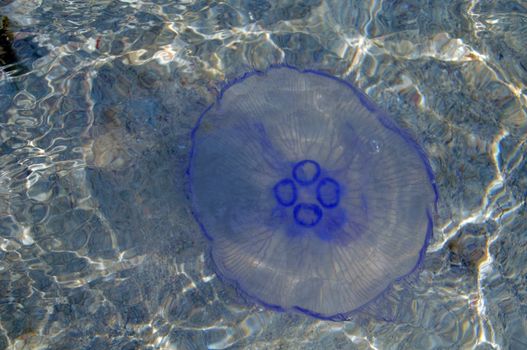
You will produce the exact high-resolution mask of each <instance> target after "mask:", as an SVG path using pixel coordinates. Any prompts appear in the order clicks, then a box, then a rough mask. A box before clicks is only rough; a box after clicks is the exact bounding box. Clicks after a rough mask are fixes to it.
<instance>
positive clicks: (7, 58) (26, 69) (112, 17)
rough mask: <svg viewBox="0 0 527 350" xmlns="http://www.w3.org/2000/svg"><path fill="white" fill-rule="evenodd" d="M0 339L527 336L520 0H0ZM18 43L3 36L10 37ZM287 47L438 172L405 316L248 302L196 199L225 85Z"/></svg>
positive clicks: (479, 341)
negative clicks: (190, 193)
mask: <svg viewBox="0 0 527 350" xmlns="http://www.w3.org/2000/svg"><path fill="white" fill-rule="evenodd" d="M0 14H1V15H2V16H6V17H7V18H8V19H9V23H7V21H4V24H3V26H2V31H1V35H0V42H1V43H2V49H0V62H1V63H2V68H1V70H0V349H227V348H229V349H525V348H527V305H526V303H527V288H526V284H527V281H526V278H525V276H527V263H526V260H527V257H526V251H527V235H526V234H527V212H526V195H527V162H526V159H525V155H524V154H525V153H526V149H527V144H526V140H527V136H526V135H527V109H526V107H527V97H526V95H527V89H526V85H527V3H526V2H525V1H510V0H501V1H492V0H480V1H477V0H473V1H457V0H456V1H446V2H445V1H426V2H424V1H387V0H385V1H381V0H372V1H342V0H340V1H331V0H320V1H280V2H267V1H264V0H262V1H229V2H214V3H209V2H207V1H201V2H199V1H179V2H174V1H168V0H166V1H153V2H146V1H132V0H128V1H109V0H107V1H101V0H96V1H68V2H65V1H45V0H44V1H42V0H13V1H11V0H7V1H5V0H4V1H0ZM5 43H8V44H9V46H5V45H4V44H5ZM283 62H287V63H289V64H291V65H294V66H297V67H301V68H311V69H318V70H322V71H324V72H327V73H329V74H332V75H335V76H338V77H341V78H343V79H346V80H348V81H350V82H353V83H355V84H356V85H357V86H359V87H360V88H362V89H363V90H364V91H366V92H367V93H368V95H369V96H370V97H371V98H372V99H373V100H374V101H375V102H376V103H378V104H379V105H380V106H382V107H383V108H384V109H385V110H387V111H389V112H390V114H391V115H392V116H393V118H394V119H395V120H396V121H397V122H398V124H399V125H400V126H401V127H404V128H406V129H408V130H409V131H410V132H411V133H412V134H413V135H414V136H415V137H416V139H417V140H418V142H419V143H420V144H422V145H423V147H424V148H425V150H426V152H427V153H428V155H429V158H430V160H431V164H432V167H433V169H434V172H435V174H436V178H437V183H438V187H439V191H440V202H439V207H438V213H437V217H436V218H435V220H436V222H437V226H436V228H435V231H434V238H433V241H432V243H431V245H430V247H429V249H428V252H427V258H426V260H425V266H424V269H423V272H422V273H421V275H420V277H419V279H418V280H416V281H415V283H405V284H400V285H396V286H395V287H394V291H393V293H392V294H391V295H390V298H393V300H392V301H393V302H394V303H396V305H397V312H398V315H397V318H396V319H395V320H390V321H380V320H377V319H374V318H371V317H369V316H368V315H357V316H356V317H354V318H352V319H351V320H350V321H348V322H343V323H334V322H326V321H320V320H316V319H313V318H309V317H306V316H303V315H296V314H293V315H290V314H283V313H276V312H273V311H269V310H265V309H262V308H261V307H259V306H257V305H254V304H251V303H250V302H246V301H244V300H242V299H240V297H239V296H238V295H237V294H236V292H235V290H234V289H233V288H232V287H230V286H228V285H225V284H223V283H222V282H221V281H219V279H218V278H217V277H216V276H215V275H214V273H213V271H212V269H211V266H210V265H209V262H208V259H207V256H206V253H205V252H206V249H207V242H206V240H205V239H204V238H203V235H202V234H201V232H200V231H199V227H197V225H196V223H195V221H194V220H193V218H192V216H191V214H190V211H189V205H188V200H187V199H186V197H185V186H186V182H185V177H184V173H185V169H186V165H187V161H188V150H189V145H190V138H189V133H190V130H191V129H192V127H193V125H194V124H195V123H196V120H197V118H198V117H199V114H200V113H201V111H202V110H203V108H205V106H207V105H208V104H209V103H211V102H212V101H213V100H214V98H215V94H216V92H217V88H218V86H219V83H220V82H221V81H222V80H224V79H231V78H234V77H236V76H238V75H240V74H241V73H243V72H245V71H247V70H250V69H254V68H265V67H266V66H268V65H269V64H272V63H283Z"/></svg>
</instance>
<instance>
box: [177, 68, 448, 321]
mask: <svg viewBox="0 0 527 350" xmlns="http://www.w3.org/2000/svg"><path fill="white" fill-rule="evenodd" d="M274 69H289V70H292V71H295V72H298V73H302V74H313V75H317V76H321V77H325V78H329V79H332V80H334V81H336V82H337V83H339V84H341V85H343V86H344V87H347V88H348V89H351V90H352V91H353V93H354V94H355V96H357V98H358V99H359V100H360V101H361V103H362V105H363V106H364V107H365V108H366V109H368V110H369V111H370V112H372V113H373V114H374V116H375V117H377V118H378V120H379V122H380V123H381V124H382V125H383V126H384V127H385V128H386V129H388V130H390V131H392V132H394V133H396V134H397V135H399V136H400V137H401V138H403V140H404V141H405V142H406V143H407V144H408V145H409V146H410V147H411V148H413V149H414V150H415V151H416V152H417V154H418V155H419V158H420V159H421V161H422V162H423V166H424V168H425V171H426V173H427V175H428V179H429V181H430V186H431V187H432V191H433V193H434V208H433V209H434V212H436V211H437V202H438V200H439V191H438V189H437V185H436V182H435V176H434V173H433V171H432V166H431V165H430V161H429V160H428V157H427V155H426V152H425V151H424V149H423V148H422V147H421V146H420V145H419V144H418V143H417V142H416V141H415V140H414V138H413V136H412V135H411V134H410V133H409V132H408V131H406V130H404V129H401V128H400V127H399V126H398V125H397V124H396V123H395V121H393V120H391V118H390V117H388V115H387V114H386V112H384V111H383V110H381V109H380V108H378V107H377V106H376V105H375V104H374V103H373V102H372V101H371V100H370V98H369V97H368V96H367V95H366V94H365V93H363V92H362V91H361V90H359V89H358V88H356V87H355V86H354V85H353V84H351V83H349V82H347V81H345V80H342V79H340V78H337V77H335V76H333V75H330V74H329V73H326V72H323V71H318V70H313V69H302V68H298V67H294V66H291V65H288V64H272V65H270V66H269V67H268V68H267V69H264V70H258V69H255V70H252V71H249V72H246V73H244V74H243V75H241V76H239V77H237V78H234V79H232V80H227V81H225V82H223V84H222V86H221V88H220V90H219V92H218V95H217V97H216V101H215V102H214V103H212V104H210V105H209V106H208V107H207V108H205V110H204V111H203V112H202V113H201V114H200V116H199V117H198V120H197V122H196V125H195V126H194V127H193V128H192V130H191V132H190V139H191V148H190V152H189V164H188V167H187V170H186V177H187V199H189V200H190V201H191V200H192V199H191V198H192V185H191V183H192V182H191V181H190V178H191V176H192V173H191V168H192V159H193V155H194V148H195V145H196V142H195V137H196V132H197V130H198V129H199V127H200V125H201V123H202V121H203V118H204V117H205V115H206V114H207V113H208V112H209V111H210V110H211V109H212V108H213V107H214V106H215V105H220V104H221V100H222V98H223V94H224V93H225V91H227V90H228V89H229V88H230V87H231V86H233V85H236V84H238V83H242V82H243V81H245V80H246V79H248V78H250V77H252V76H265V75H266V74H267V73H268V72H269V71H270V70H274ZM306 161H307V162H308V161H310V160H306ZM314 163H316V162H314ZM317 165H318V164H317ZM297 166H298V164H297ZM295 169H296V167H295ZM315 175H316V177H317V178H318V177H319V175H320V169H318V173H317V172H315ZM293 176H295V175H294V174H293ZM322 180H324V179H322ZM315 181H316V179H315V180H314V181H313V182H315ZM310 184H311V183H310ZM337 185H338V183H337ZM275 187H276V186H275ZM318 187H320V184H319V186H318ZM318 187H317V199H318V201H319V202H320V199H319V198H318V196H319V189H318ZM273 190H274V188H273ZM275 195H276V192H275ZM295 199H296V189H295ZM337 204H338V203H337ZM291 205H292V204H291ZM293 210H294V209H293ZM191 213H192V216H193V217H194V219H195V220H196V222H197V223H198V226H199V227H200V229H201V231H202V233H203V235H204V236H205V237H206V238H207V239H208V240H209V241H210V242H213V241H214V239H213V238H212V236H211V235H210V234H209V233H208V232H207V230H206V228H205V226H204V225H203V223H202V222H201V220H200V218H199V216H198V215H197V213H196V212H195V211H194V209H192V208H191ZM426 215H427V217H428V226H427V231H426V234H425V239H424V242H423V246H422V248H421V250H420V251H419V257H418V259H417V262H416V264H415V265H414V267H413V268H412V269H411V270H410V271H409V272H408V273H406V274H404V275H402V276H400V277H398V278H396V279H394V280H393V281H392V282H391V283H390V284H389V285H388V286H387V287H386V288H385V289H384V290H383V291H382V292H381V293H379V294H378V295H376V296H373V297H372V298H371V299H370V300H368V301H367V302H365V303H364V304H363V305H361V306H360V307H358V308H356V309H353V310H349V311H345V312H341V313H336V314H331V315H326V314H321V313H318V312H315V311H313V310H309V309H305V308H302V307H300V306H292V307H291V308H284V307H282V306H280V305H276V304H270V303H267V302H265V301H264V300H261V299H260V298H258V297H256V296H254V295H252V294H250V293H247V292H246V291H245V290H244V289H243V288H242V287H241V286H240V284H239V283H238V282H237V281H236V280H234V279H230V278H228V277H225V276H223V275H222V274H221V273H220V272H219V271H218V270H217V265H216V262H215V261H214V257H213V254H212V244H209V248H208V256H209V259H210V261H211V262H212V268H213V270H214V272H215V274H216V276H217V277H218V279H219V280H220V281H222V282H223V283H227V284H229V285H231V286H234V287H235V289H236V291H237V292H238V293H239V294H240V295H241V296H242V297H245V298H247V299H249V300H252V301H254V302H256V303H257V304H260V305H262V306H264V307H265V308H268V309H270V310H273V311H278V312H287V311H291V310H294V311H298V312H300V313H303V314H306V315H308V316H311V317H314V318H318V319H321V320H327V321H334V322H341V321H346V320H348V319H349V317H350V316H351V315H352V314H355V313H358V312H361V311H364V310H366V309H367V308H368V306H370V305H371V304H372V303H373V302H374V301H375V300H378V299H380V298H382V297H383V295H385V294H386V293H387V292H388V291H389V290H390V289H391V288H392V287H393V285H394V284H395V283H397V282H400V281H402V280H405V279H406V278H408V277H409V276H411V275H413V274H414V273H415V272H416V271H417V270H419V269H420V268H422V266H423V262H424V258H425V255H426V250H427V248H428V245H429V243H430V240H431V238H432V237H433V227H434V222H433V214H432V213H431V212H430V210H429V209H427V210H426Z"/></svg>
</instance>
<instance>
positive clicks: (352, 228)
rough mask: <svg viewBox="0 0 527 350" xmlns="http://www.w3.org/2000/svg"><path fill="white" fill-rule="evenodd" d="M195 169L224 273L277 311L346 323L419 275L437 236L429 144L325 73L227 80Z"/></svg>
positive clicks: (205, 126) (193, 197)
mask: <svg viewBox="0 0 527 350" xmlns="http://www.w3.org/2000/svg"><path fill="white" fill-rule="evenodd" d="M187 174H188V179H189V198H190V201H191V205H192V211H193V214H194V216H195V218H196V220H197V221H198V223H199V225H200V227H201V229H202V231H203V233H204V234H205V236H206V237H207V238H208V239H209V240H210V256H211V259H212V262H213V265H214V266H215V269H216V272H217V275H218V276H219V277H220V278H221V279H222V280H223V281H225V282H226V283H230V284H231V285H232V286H234V287H235V288H236V289H237V290H238V291H240V293H241V294H243V295H245V296H247V297H249V298H251V300H254V301H255V302H257V303H259V304H261V305H264V306H267V307H269V308H272V309H275V310H280V311H297V312H303V313H306V314H308V315H311V316H314V317H318V318H322V319H329V320H341V319H344V318H346V317H348V315H350V314H351V313H353V312H354V311H356V310H360V309H361V308H363V307H365V305H368V304H369V303H372V302H374V301H375V300H376V298H378V297H379V296H380V295H382V294H383V292H385V291H386V290H387V289H388V288H389V287H390V286H391V285H392V284H393V283H394V282H395V281H398V280H400V279H402V278H405V277H406V276H409V275H410V274H412V273H414V272H415V271H416V269H417V268H418V267H419V266H420V265H421V263H422V261H423V259H424V254H425V250H426V247H427V244H428V242H429V239H430V237H431V234H432V227H433V221H432V217H433V215H432V214H433V210H434V206H435V203H436V201H437V191H436V187H435V183H434V177H433V173H432V171H431V167H430V165H429V161H428V159H427V157H426V155H425V152H424V151H423V149H422V148H421V147H420V146H419V145H418V144H417V143H416V142H415V141H414V140H413V138H412V137H411V136H410V134H409V133H408V132H406V131H404V130H403V129H401V128H399V127H398V126H397V124H396V123H395V122H394V121H393V120H392V119H391V118H390V117H389V116H388V115H387V114H385V113H384V112H382V111H381V110H380V109H379V108H378V107H376V106H375V105H374V104H373V103H372V102H371V101H370V100H369V99H368V98H367V96H366V95H365V94H364V93H362V92H361V91H360V90H359V89H357V88H356V87H354V86H353V85H352V84H350V83H348V82H345V81H343V80H339V79H337V78H335V77H332V76H330V75H327V74H325V73H322V72H318V71H312V70H299V69H296V68H294V67H289V66H273V67H270V68H269V69H267V70H265V71H258V72H251V73H247V74H245V75H244V76H242V77H241V78H238V79H236V80H234V81H233V82H230V83H228V84H227V85H226V86H225V88H223V89H222V91H221V93H220V94H219V97H218V99H217V101H216V102H215V103H214V104H213V105H211V106H210V107H209V108H207V109H206V110H205V111H204V112H203V114H202V115H201V117H200V118H199V120H198V122H197V125H196V127H195V128H194V130H193V132H192V150H191V154H190V164H189V168H188V172H187Z"/></svg>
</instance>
